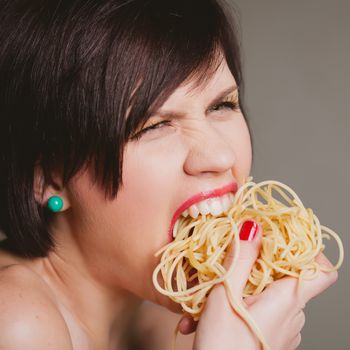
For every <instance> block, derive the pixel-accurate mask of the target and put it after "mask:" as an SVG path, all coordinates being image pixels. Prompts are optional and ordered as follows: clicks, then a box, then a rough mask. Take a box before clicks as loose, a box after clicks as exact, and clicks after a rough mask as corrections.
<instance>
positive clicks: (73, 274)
mask: <svg viewBox="0 0 350 350" xmlns="http://www.w3.org/2000/svg"><path fill="white" fill-rule="evenodd" d="M192 83H193V82H189V83H188V84H186V85H184V86H181V87H179V88H178V89H177V90H176V91H175V92H174V93H173V94H172V95H171V96H170V97H169V99H168V100H167V101H166V102H165V103H164V104H163V106H162V107H161V109H162V110H163V111H168V112H169V111H171V112H174V113H177V114H178V117H179V118H176V119H174V120H172V121H171V123H170V124H169V125H163V126H162V127H159V128H157V129H155V130H152V131H149V132H148V133H146V134H144V135H143V136H142V137H141V138H140V139H139V140H137V141H131V142H129V143H128V144H127V146H126V149H125V154H124V164H123V187H122V188H121V189H120V191H119V193H118V196H117V198H116V199H115V200H113V201H108V200H106V199H105V197H104V191H103V189H101V188H99V187H98V186H97V185H95V184H94V182H93V179H92V176H91V173H90V172H89V170H85V171H82V172H80V173H79V174H78V175H77V176H76V177H75V178H74V179H73V180H72V181H71V183H70V184H69V185H68V186H67V187H65V188H62V187H60V188H59V189H58V190H57V189H54V188H50V187H49V188H46V189H45V191H44V192H42V188H41V185H40V184H41V178H40V169H38V170H37V172H36V181H35V183H34V186H35V191H36V195H37V200H38V201H41V202H42V204H43V205H45V203H46V202H47V200H48V198H49V197H50V196H52V195H58V196H60V197H61V198H62V199H63V201H64V207H63V209H62V211H61V212H60V213H57V214H55V219H54V221H53V223H52V225H51V230H52V232H53V234H54V236H55V238H56V242H57V244H56V249H55V250H54V251H52V252H50V253H49V254H48V256H47V257H46V258H40V259H35V260H25V259H18V258H16V257H13V256H9V255H8V254H6V253H5V252H2V253H1V255H0V266H1V267H2V270H1V272H0V276H3V277H2V281H3V282H2V288H0V289H1V291H0V305H1V306H0V308H1V309H0V315H3V316H2V322H1V324H0V327H3V325H4V324H9V323H8V320H9V319H11V318H13V317H15V315H16V314H17V315H18V311H19V310H21V309H25V307H26V305H27V304H28V303H32V300H42V299H45V300H47V302H48V303H53V305H55V306H53V310H52V312H50V310H48V309H47V308H46V306H42V307H41V311H42V312H45V311H46V312H47V313H46V315H47V320H46V322H45V323H46V326H47V327H51V326H50V322H49V320H50V319H51V317H52V318H54V317H55V315H56V314H58V316H61V318H62V317H63V319H64V323H63V325H62V327H58V326H57V325H56V324H52V328H53V329H55V330H56V331H57V333H56V334H57V337H58V336H60V337H61V336H62V334H63V336H62V337H63V339H65V338H67V336H68V339H69V338H70V339H71V342H72V344H73V347H74V348H75V349H81V348H85V347H82V345H81V344H84V342H85V343H89V344H91V345H90V346H91V348H98V349H107V348H113V347H114V346H115V345H118V346H119V348H121V347H122V340H121V339H122V334H123V333H124V331H125V330H126V329H127V328H128V326H129V322H131V319H132V317H131V315H133V314H134V312H135V310H136V309H137V307H138V306H139V304H140V300H141V299H147V300H150V301H152V302H154V303H156V304H158V305H162V306H165V307H166V308H168V309H169V310H173V311H176V312H180V311H181V310H180V308H179V306H178V305H177V304H175V303H173V302H171V301H170V300H169V299H168V298H166V297H164V296H161V295H160V294H159V293H158V292H157V291H156V290H155V289H154V287H153V284H152V279H151V276H152V272H153V270H154V268H155V266H156V265H157V263H158V258H155V257H154V253H155V252H156V251H157V250H159V249H160V248H161V247H162V246H164V245H165V244H166V243H167V240H168V229H169V225H170V221H171V219H172V216H173V214H174V213H175V211H176V209H177V208H178V207H179V206H180V205H181V204H182V203H183V202H184V201H185V200H187V199H188V198H189V197H191V196H193V195H195V194H197V193H199V192H202V191H206V190H212V189H216V188H219V187H222V186H224V185H227V184H228V183H230V182H232V181H237V179H239V178H240V177H241V176H247V175H248V174H249V171H250V166H251V143H250V135H249V132H248V128H247V125H246V123H245V120H244V117H243V115H242V113H241V112H240V111H239V110H238V111H233V110H232V109H229V108H220V109H219V108H216V104H215V105H214V104H213V101H214V100H215V99H216V98H217V97H218V95H219V94H220V93H221V92H222V91H224V90H226V89H227V88H228V87H234V86H235V85H236V83H235V79H234V77H233V76H232V74H231V72H230V71H229V69H228V67H227V65H226V62H225V61H223V64H222V65H221V66H220V67H219V68H218V69H217V71H216V72H215V73H214V74H213V76H212V77H211V78H210V79H209V81H208V82H207V83H206V84H205V85H202V86H200V87H199V88H198V89H196V90H194V89H193V86H192ZM228 95H231V98H235V99H237V91H235V92H234V91H232V92H231V93H230V94H228ZM226 97H227V96H223V100H224V99H225V98H226ZM219 102H222V101H219ZM161 119H162V118H160V117H159V116H158V115H156V116H153V117H152V118H151V119H150V120H149V121H148V123H147V125H146V127H147V126H148V125H149V124H150V123H154V122H159V121H160V120H161ZM204 145H205V147H204ZM56 180H57V183H58V185H59V184H60V181H59V178H58V177H57V179H56ZM5 256H6V257H5ZM8 265H14V266H13V268H11V271H10V272H11V273H10V272H9V273H7V274H5V273H4V271H3V270H4V269H6V267H7V266H8ZM19 267H21V268H25V269H26V270H25V271H26V272H23V273H27V274H28V275H30V276H31V277H30V278H32V279H33V280H35V281H37V283H39V282H40V283H41V287H40V288H39V287H35V288H34V289H35V291H37V293H38V294H37V295H28V294H27V293H23V294H22V296H23V299H21V300H22V301H21V303H20V304H18V300H15V299H13V298H12V289H11V288H12V287H8V284H7V281H8V279H9V278H12V277H11V276H12V275H13V276H16V275H17V272H16V271H17V268H19ZM8 274H10V277H8V276H7V275H8ZM5 275H6V276H5ZM18 283H19V285H20V286H19V288H22V289H23V290H26V285H25V284H24V285H23V286H22V285H21V280H20V279H19V280H18ZM40 283H39V284H40ZM92 301H93V302H92ZM12 303H13V309H8V305H9V304H12ZM28 322H29V323H31V322H30V320H28ZM10 325H11V323H10ZM10 325H9V326H6V328H5V331H8V334H9V335H10V338H11V334H12V335H13V330H12V328H11V326H10ZM8 328H9V329H8ZM67 328H68V333H67ZM2 329H4V328H2ZM60 332H61V333H60ZM42 333H43V341H44V342H45V341H47V339H46V338H49V340H52V343H55V341H54V340H53V339H51V336H49V333H48V332H45V331H44V330H43V332H42ZM28 337H29V336H28ZM52 337H55V334H52ZM38 338H40V337H38ZM12 339H13V338H12ZM31 339H32V337H30V339H27V341H31ZM38 341H39V340H38ZM8 344H10V343H6V344H5V345H3V344H1V345H2V346H3V347H4V346H5V347H6V348H8V349H10V348H9V347H7V346H8ZM45 344H46V343H45ZM34 347H35V346H34ZM0 348H1V347H0ZM60 348H61V349H65V348H67V349H68V348H69V346H67V347H64V346H61V347H60Z"/></svg>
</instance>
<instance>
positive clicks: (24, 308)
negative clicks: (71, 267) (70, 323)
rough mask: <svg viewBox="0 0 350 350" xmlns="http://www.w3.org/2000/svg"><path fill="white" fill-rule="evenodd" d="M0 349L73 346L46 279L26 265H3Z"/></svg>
mask: <svg viewBox="0 0 350 350" xmlns="http://www.w3.org/2000/svg"><path fill="white" fill-rule="evenodd" d="M0 329H1V337H0V349H8V350H16V349H27V350H31V349H33V350H34V349H53V350H54V349H57V350H58V349H60V350H71V349H73V347H72V343H71V339H70V335H69V331H68V328H67V326H66V323H65V321H64V319H63V317H62V315H61V313H60V312H59V310H58V308H57V306H56V305H55V303H54V301H53V299H52V297H51V296H50V294H49V292H48V289H47V288H46V287H45V284H44V282H43V281H42V280H41V279H40V278H39V276H37V275H36V274H35V273H34V272H33V271H31V270H30V269H28V268H27V267H25V266H23V265H18V264H16V265H10V266H5V267H2V268H0Z"/></svg>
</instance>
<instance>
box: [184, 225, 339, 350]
mask: <svg viewBox="0 0 350 350" xmlns="http://www.w3.org/2000/svg"><path fill="white" fill-rule="evenodd" d="M256 226H257V225H256ZM241 238H242V235H241ZM260 245H261V229H260V227H259V226H258V229H257V234H256V235H255V238H254V239H252V240H251V241H243V240H241V249H240V255H239V258H238V261H237V265H236V267H235V269H234V271H232V274H231V275H230V277H229V279H228V281H227V283H228V284H229V285H230V287H231V290H232V292H233V296H234V298H235V299H236V300H237V301H240V302H242V303H243V305H244V304H245V307H246V309H247V311H248V313H249V314H250V315H251V317H252V318H253V319H254V321H255V322H256V324H257V326H258V328H259V329H260V331H261V333H262V335H263V337H264V339H265V341H266V343H267V344H268V345H269V346H270V348H271V349H272V350H294V349H296V348H297V347H298V345H299V344H300V341H301V335H300V332H301V329H302V328H303V326H304V323H305V315H304V312H303V309H304V307H305V305H306V303H307V302H308V301H309V300H310V299H312V298H313V297H315V296H317V295H318V294H320V293H321V292H322V291H324V290H325V289H327V288H328V287H329V286H331V285H332V284H333V283H334V282H335V281H336V279H337V272H331V273H329V272H328V273H324V272H321V273H320V275H319V276H318V277H317V278H316V279H314V280H311V281H306V280H305V281H303V283H302V286H301V288H300V289H299V290H298V285H297V284H298V281H297V279H296V278H292V277H285V278H282V279H280V280H278V281H275V282H273V283H272V284H271V285H270V286H268V287H267V288H266V289H265V290H264V291H263V292H262V293H261V294H259V295H257V296H252V297H248V298H245V299H244V301H243V300H242V294H243V289H244V287H245V285H246V283H247V280H248V277H249V275H250V271H251V269H252V267H253V265H254V262H255V260H256V259H257V257H258V254H259V250H260ZM232 260H233V250H232V247H231V250H230V251H229V252H228V254H227V257H226V259H225V267H226V268H228V267H229V266H230V264H231V263H232ZM317 261H318V262H319V263H320V264H322V265H327V266H332V265H331V263H330V262H329V261H328V259H327V258H326V257H325V256H324V255H323V254H320V255H319V256H318V257H317ZM178 327H179V330H180V332H181V333H183V334H189V333H191V332H193V331H194V330H195V329H197V330H196V336H195V340H194V346H193V349H194V350H212V349H216V350H226V349H227V350H228V349H230V350H232V349H241V350H258V349H261V345H260V342H259V340H258V339H257V337H256V336H255V335H254V333H253V331H252V330H251V329H250V328H249V327H248V326H247V324H246V323H245V322H244V321H243V320H242V319H241V318H240V317H239V316H238V314H237V313H236V312H234V311H233V310H232V307H231V305H230V303H229V301H228V298H227V294H226V291H225V288H224V286H223V285H222V284H220V285H217V286H215V288H214V289H213V290H212V292H211V293H210V295H209V297H208V300H207V303H206V307H205V309H204V311H203V313H202V315H201V319H200V321H199V322H198V324H195V323H194V322H193V321H192V319H191V318H189V317H188V316H187V317H186V316H184V317H183V318H182V319H181V320H180V322H179V326H178Z"/></svg>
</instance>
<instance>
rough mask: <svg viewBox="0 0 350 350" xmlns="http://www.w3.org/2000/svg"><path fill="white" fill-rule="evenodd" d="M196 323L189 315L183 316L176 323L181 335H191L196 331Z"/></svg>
mask: <svg viewBox="0 0 350 350" xmlns="http://www.w3.org/2000/svg"><path fill="white" fill-rule="evenodd" d="M197 324H198V322H196V321H194V320H193V318H192V317H191V316H190V315H185V316H183V317H182V318H181V320H180V321H179V323H178V326H177V328H178V330H179V332H180V333H182V334H185V335H186V334H191V333H193V332H195V331H196V329H197Z"/></svg>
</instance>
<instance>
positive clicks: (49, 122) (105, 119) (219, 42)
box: [0, 0, 243, 257]
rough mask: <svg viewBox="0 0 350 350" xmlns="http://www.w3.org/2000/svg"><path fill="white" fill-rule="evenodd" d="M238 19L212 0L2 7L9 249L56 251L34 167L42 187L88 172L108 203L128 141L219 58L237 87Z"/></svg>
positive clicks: (36, 0)
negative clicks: (40, 174)
mask: <svg viewBox="0 0 350 350" xmlns="http://www.w3.org/2000/svg"><path fill="white" fill-rule="evenodd" d="M232 14H233V11H232V9H229V8H228V7H227V4H224V3H222V2H219V1H216V0H167V1H164V0H89V1H88V0H61V1H53V0H0V23H1V26H0V84H1V85H0V208H1V209H0V227H1V228H2V229H3V230H4V231H5V232H6V235H7V245H8V247H12V249H13V250H15V251H16V252H17V253H18V254H21V255H23V256H32V257H33V256H45V255H46V254H47V252H48V250H49V249H50V248H52V247H53V245H54V242H53V238H52V236H51V235H50V232H49V229H48V225H49V223H50V217H51V215H52V214H50V213H49V212H48V210H47V209H46V208H45V207H43V206H41V205H40V204H38V203H37V202H36V201H35V198H34V192H33V180H34V167H35V165H39V166H40V167H41V169H42V171H43V177H44V185H45V186H47V185H50V184H51V185H53V184H54V181H53V179H52V174H53V173H54V172H55V171H57V170H58V169H60V171H61V174H62V182H63V185H65V184H67V183H68V181H70V179H71V178H72V177H73V176H74V175H75V174H77V172H78V171H79V170H82V169H83V168H84V167H85V166H87V165H89V166H91V167H92V169H93V170H94V175H95V179H96V182H97V183H99V184H100V185H101V186H102V188H104V189H105V193H106V198H110V199H112V198H114V197H115V196H116V195H117V192H118V187H119V186H120V185H121V184H122V174H121V169H122V160H123V147H124V145H125V143H126V142H127V141H128V139H129V137H130V135H131V134H132V132H133V131H134V130H135V129H136V128H137V127H138V126H140V124H142V123H144V122H145V121H146V120H147V118H148V117H149V115H150V111H151V110H152V109H156V108H157V107H158V106H160V105H161V104H162V103H163V102H164V101H165V100H166V99H167V97H168V96H170V94H171V93H172V92H173V91H174V90H175V89H176V88H177V87H178V86H179V85H180V84H181V83H183V82H184V81H187V80H188V79H189V78H191V77H192V78H195V79H197V80H198V83H200V82H201V81H203V80H205V79H207V78H208V77H209V76H210V74H212V72H213V71H214V70H215V67H217V65H218V59H219V57H220V54H221V56H222V57H223V58H225V59H226V61H227V63H228V66H229V68H230V70H231V72H232V74H233V76H234V77H235V79H236V82H237V84H238V86H239V90H242V83H243V82H242V74H241V66H240V55H239V44H238V40H237V37H236V28H235V19H234V18H233V16H232ZM219 53H220V54H219ZM129 107H130V108H131V109H130V112H129V114H128V117H126V116H127V110H128V108H129ZM241 108H243V106H242V102H241Z"/></svg>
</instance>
